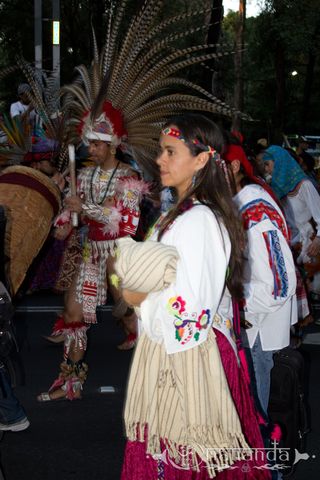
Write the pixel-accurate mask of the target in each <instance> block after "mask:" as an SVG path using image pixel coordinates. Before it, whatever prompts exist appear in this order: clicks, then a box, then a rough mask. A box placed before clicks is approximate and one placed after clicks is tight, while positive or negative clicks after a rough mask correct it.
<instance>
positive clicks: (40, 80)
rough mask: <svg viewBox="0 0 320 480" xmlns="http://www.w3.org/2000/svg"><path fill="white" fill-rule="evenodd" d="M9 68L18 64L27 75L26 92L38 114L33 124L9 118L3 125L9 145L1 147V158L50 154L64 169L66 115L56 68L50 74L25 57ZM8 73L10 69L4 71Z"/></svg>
mask: <svg viewBox="0 0 320 480" xmlns="http://www.w3.org/2000/svg"><path fill="white" fill-rule="evenodd" d="M16 61H17V65H16V66H13V67H11V69H8V72H9V73H10V71H13V69H16V68H19V69H20V70H22V72H23V73H24V75H25V78H26V80H27V82H28V86H29V87H30V89H28V91H27V92H26V93H27V95H28V97H29V99H30V102H31V103H32V105H33V107H34V109H35V112H36V115H35V120H34V122H33V124H32V125H30V124H29V123H28V119H27V118H26V119H24V120H21V119H20V118H13V119H10V118H7V117H4V121H3V122H2V123H1V125H0V128H2V130H3V131H4V132H5V134H6V136H7V145H4V146H3V147H2V148H1V149H0V160H2V161H3V162H4V163H7V164H16V163H25V162H26V161H30V160H31V158H32V159H35V160H36V157H37V158H38V157H40V156H41V157H42V158H44V156H45V155H47V156H48V155H49V156H50V159H54V161H55V163H56V166H57V167H58V169H59V170H62V169H63V168H64V167H65V165H66V163H67V162H68V155H67V143H66V125H65V122H66V117H65V112H63V111H61V109H60V89H59V85H58V81H57V72H56V71H53V72H52V73H51V74H50V75H47V74H46V73H45V72H41V73H40V72H39V71H38V70H36V69H35V68H34V67H32V66H31V65H30V64H29V63H27V62H26V61H25V60H24V59H23V58H22V57H17V59H16ZM5 73H7V72H5Z"/></svg>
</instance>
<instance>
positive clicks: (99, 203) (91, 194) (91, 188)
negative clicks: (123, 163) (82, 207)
mask: <svg viewBox="0 0 320 480" xmlns="http://www.w3.org/2000/svg"><path fill="white" fill-rule="evenodd" d="M119 165H120V161H118V163H117V165H116V166H115V168H114V169H113V172H112V174H111V176H110V178H109V181H108V184H107V187H106V190H105V192H104V195H103V199H102V200H101V201H100V202H98V200H97V201H96V200H95V199H94V197H93V180H94V177H95V175H96V173H97V171H98V168H99V167H97V168H95V169H94V170H93V172H92V175H91V180H90V197H91V201H92V203H95V204H96V205H102V204H103V202H104V201H105V199H106V198H107V194H108V191H109V187H110V185H111V182H112V179H113V177H114V176H115V174H116V171H117V170H118V167H119Z"/></svg>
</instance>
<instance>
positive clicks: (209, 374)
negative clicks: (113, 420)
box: [3, 114, 320, 479]
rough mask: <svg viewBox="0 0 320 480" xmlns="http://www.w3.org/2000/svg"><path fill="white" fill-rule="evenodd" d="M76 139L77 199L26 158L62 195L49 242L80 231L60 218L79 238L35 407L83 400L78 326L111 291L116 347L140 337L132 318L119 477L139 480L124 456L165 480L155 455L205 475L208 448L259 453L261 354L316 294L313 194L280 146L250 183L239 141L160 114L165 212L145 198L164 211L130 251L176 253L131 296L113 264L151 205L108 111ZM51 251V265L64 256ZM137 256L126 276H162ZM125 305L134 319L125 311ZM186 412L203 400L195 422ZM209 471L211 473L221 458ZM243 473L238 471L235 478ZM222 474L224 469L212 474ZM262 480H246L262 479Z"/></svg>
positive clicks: (155, 206)
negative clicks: (147, 272)
mask: <svg viewBox="0 0 320 480" xmlns="http://www.w3.org/2000/svg"><path fill="white" fill-rule="evenodd" d="M83 135H84V138H85V139H86V141H88V153H89V155H90V160H91V162H92V163H93V166H89V167H83V168H81V169H80V171H79V172H78V181H77V190H76V192H75V194H71V193H70V191H69V189H68V188H66V185H65V179H64V178H62V176H61V174H59V173H57V171H56V169H55V167H54V164H53V163H52V162H50V161H49V160H48V157H47V154H48V152H47V151H42V152H37V156H36V157H32V162H31V163H29V165H30V168H36V169H40V171H42V172H43V173H44V174H46V175H49V176H50V177H51V179H52V180H53V181H54V182H55V183H56V184H59V185H60V188H61V195H62V196H63V207H62V210H61V212H60V213H59V214H58V215H57V216H56V217H55V220H54V226H53V231H54V232H55V233H54V235H55V237H56V239H59V240H60V241H63V240H65V238H67V237H69V238H70V235H71V233H72V232H74V231H75V230H77V229H76V228H74V227H73V226H72V212H73V213H77V214H78V215H79V216H80V218H81V221H80V228H81V230H82V237H83V236H84V233H83V232H85V239H84V240H82V242H81V245H80V244H79V245H78V250H79V251H80V252H81V255H78V257H77V262H75V265H74V269H73V270H74V271H73V278H72V281H71V282H70V281H69V282H67V283H69V286H68V289H67V291H66V295H65V306H64V309H63V312H62V313H61V315H60V316H59V318H58V319H57V322H56V324H55V326H54V328H53V332H52V335H51V336H49V337H47V339H48V340H50V341H52V342H56V343H58V342H61V343H63V361H62V363H61V371H60V374H59V376H58V378H57V379H56V380H55V381H54V382H53V384H52V386H51V387H50V389H49V390H48V391H47V392H43V393H41V394H40V395H39V396H38V401H40V402H44V401H53V400H56V399H58V398H59V399H60V398H62V397H65V398H67V399H70V400H73V399H80V398H81V395H82V389H83V388H84V383H85V379H86V376H87V372H88V366H87V365H86V363H85V361H84V355H85V351H86V347H87V342H86V331H87V329H88V328H89V326H90V325H91V324H93V323H96V307H97V306H98V305H102V304H104V303H105V302H106V301H107V291H108V290H111V292H112V297H113V300H114V302H115V305H116V307H118V308H120V306H121V308H120V310H121V312H122V313H121V314H120V316H121V315H122V320H123V322H124V324H125V328H126V331H127V333H128V339H127V344H126V348H132V347H133V346H135V345H136V343H137V321H138V322H139V323H140V327H141V328H140V330H141V332H142V333H140V336H139V341H138V344H137V348H136V351H135V355H134V360H133V365H132V368H131V375H130V379H129V385H128V393H127V400H126V407H125V424H126V431H127V436H128V444H127V447H126V452H125V459H124V467H123V474H122V475H123V476H122V478H123V479H127V478H132V479H134V478H136V476H135V475H136V472H135V470H134V469H132V463H133V461H135V462H138V463H139V465H140V466H139V468H140V469H143V471H144V472H145V473H144V478H150V479H151V478H162V477H161V476H160V475H161V474H162V473H161V472H164V477H163V478H169V479H171V478H176V477H175V476H174V475H175V466H174V465H173V466H172V464H171V463H170V464H167V463H165V462H163V460H161V458H160V459H157V454H158V453H159V451H162V450H163V449H165V450H166V451H167V452H168V453H169V452H170V455H171V456H172V458H174V459H175V461H176V462H177V463H176V465H183V466H184V468H186V466H187V470H186V471H187V472H188V468H190V469H191V470H193V469H198V468H199V465H200V464H202V463H203V462H204V463H205V465H206V471H207V474H208V476H209V477H211V476H212V475H211V474H212V472H213V471H214V467H212V465H211V463H210V462H211V460H210V459H208V458H206V456H205V452H207V451H208V450H207V449H210V451H211V450H214V451H218V449H219V448H220V446H221V442H222V444H223V445H224V446H225V448H227V449H232V448H236V447H237V448H245V449H246V448H250V446H251V447H255V448H259V447H260V448H262V447H263V444H264V443H263V442H264V441H266V439H265V438H262V436H261V433H260V430H259V422H261V417H263V418H264V421H265V422H268V400H269V393H270V372H271V369H272V366H273V353H274V352H275V351H278V350H280V349H282V348H284V347H286V346H288V345H289V344H290V332H292V328H291V326H292V325H295V324H297V322H301V323H302V324H303V322H304V320H305V318H306V317H308V319H309V322H310V321H312V318H311V319H310V317H311V315H312V311H313V310H312V305H313V303H312V302H313V299H314V296H315V295H318V294H319V290H318V288H319V282H318V275H319V273H318V268H317V265H318V264H317V257H318V255H319V253H320V241H319V236H318V226H319V213H318V212H319V211H320V208H319V207H320V198H319V194H318V192H317V189H316V187H315V185H314V182H312V181H311V180H310V178H309V177H308V175H307V174H306V173H304V171H303V170H302V169H301V167H300V165H299V162H297V160H296V159H295V158H294V157H293V156H292V155H291V154H290V152H288V151H287V150H286V149H285V148H283V147H280V146H277V145H271V146H266V148H265V149H264V150H263V152H262V153H261V152H260V154H259V156H260V161H261V159H262V162H263V167H264V177H265V178H263V176H261V175H259V173H257V172H259V168H258V167H259V161H258V160H259V159H257V161H256V162H255V161H253V159H252V158H251V161H250V160H249V159H248V156H247V155H246V153H245V150H244V148H243V146H242V145H241V144H240V142H239V141H238V140H237V138H236V136H232V135H231V136H230V135H227V134H226V133H224V132H222V131H221V130H220V129H219V127H218V126H217V125H216V124H214V123H213V122H212V121H210V120H209V119H207V118H206V117H204V116H201V115H195V114H188V115H184V116H180V117H176V118H173V119H172V120H171V121H170V122H169V123H168V124H167V125H166V126H165V127H164V128H163V129H162V132H161V135H160V141H159V143H160V154H159V155H158V157H157V159H156V162H157V165H158V168H159V174H160V178H161V185H162V188H163V189H164V191H168V189H170V192H171V202H169V206H168V205H166V207H165V208H161V207H160V205H159V202H158V201H155V200H153V201H150V203H149V208H148V215H150V210H154V211H159V212H160V211H161V212H162V213H161V215H160V217H159V218H158V219H157V221H156V222H155V223H154V224H153V225H150V222H149V228H148V229H146V227H144V230H145V231H144V236H145V241H144V244H143V245H145V246H146V247H147V246H148V244H149V243H150V242H151V243H152V244H156V242H160V243H161V244H163V245H164V246H166V247H171V248H172V247H174V249H175V252H176V257H177V258H176V263H175V269H174V270H175V271H174V275H173V280H172V281H171V283H170V284H169V285H166V286H165V287H164V286H163V285H162V288H161V289H154V288H153V289H151V288H149V287H145V289H144V290H143V289H142V291H141V278H142V277H141V275H140V274H139V275H138V276H137V278H136V283H135V282H133V283H132V282H131V284H130V288H126V287H121V284H122V283H123V285H127V279H126V277H127V276H128V275H129V276H130V272H122V273H121V276H120V278H119V276H118V275H117V274H115V271H118V270H117V265H118V263H119V262H121V258H122V256H126V255H128V252H126V250H125V249H123V250H122V248H121V245H122V244H121V241H120V242H119V239H121V238H124V237H127V236H131V237H134V236H135V234H136V231H137V227H138V224H139V220H140V205H141V202H142V198H143V195H145V194H146V193H147V195H148V196H149V199H150V198H153V197H152V194H153V193H154V192H153V191H152V188H153V186H152V185H151V186H150V184H149V186H147V183H146V182H145V181H144V180H143V179H142V178H141V175H140V174H139V172H137V171H135V170H134V169H133V168H132V167H131V166H130V165H128V164H127V163H123V162H122V161H121V160H120V159H119V158H118V155H117V147H118V145H119V136H118V135H117V134H116V133H115V131H114V130H113V129H112V126H111V124H110V122H109V121H108V117H107V116H106V115H104V116H103V115H102V116H100V117H99V118H96V119H94V121H93V122H92V124H91V125H90V129H89V130H88V129H87V131H86V133H84V134H83ZM85 135H86V137H85ZM226 139H227V140H226ZM227 142H229V143H227ZM48 145H49V146H50V145H51V144H50V142H49V143H47V144H45V146H46V148H47V149H48ZM51 146H52V145H51ZM42 149H43V142H42ZM34 153H35V152H34ZM260 166H261V165H260ZM42 167H43V168H42ZM154 198H156V195H154ZM166 203H168V202H166ZM151 206H152V207H151ZM159 207H160V208H159ZM142 220H143V219H142ZM144 220H145V219H144ZM140 223H142V224H144V225H145V224H146V223H148V222H146V221H144V222H143V221H142V222H140ZM136 243H137V242H136ZM138 243H140V242H138ZM195 245H196V246H197V248H194V246H195ZM65 248H67V246H66V245H65ZM116 251H117V255H116ZM164 252H166V250H164ZM59 255H60V256H59V259H60V262H62V263H63V261H62V260H63V259H64V260H65V261H66V258H67V257H66V256H63V255H61V254H60V253H59ZM116 257H117V259H116ZM139 258H140V260H139V261H137V262H138V263H136V264H135V268H137V269H140V270H141V271H143V270H144V269H146V268H150V266H151V268H152V270H153V269H159V275H160V276H162V275H164V271H162V270H161V269H162V268H164V269H166V268H167V267H168V265H167V264H166V263H165V262H166V260H162V262H164V264H163V265H158V264H156V265H153V263H152V262H154V261H155V260H154V258H153V257H152V255H151V254H148V253H145V254H144V255H143V256H142V257H141V256H140V257H139ZM164 258H166V256H164ZM45 261H46V257H42V262H45ZM118 273H119V272H118ZM119 275H120V274H119ZM114 277H116V278H117V279H118V281H120V286H119V285H117V282H115V281H114ZM297 277H298V281H297ZM297 297H298V301H297ZM119 305H120V306H119ZM137 306H138V307H139V315H138V316H139V320H137V316H136V314H135V313H134V310H133V308H132V307H137ZM298 307H299V308H298ZM309 307H311V312H310V310H309ZM239 308H240V318H241V327H242V328H241V332H242V335H241V338H242V342H243V345H244V347H245V350H246V354H247V362H244V363H242V362H240V364H239V358H240V357H239V352H238V346H237V337H236V334H235V331H236V326H235V324H234V322H235V321H236V318H237V314H236V310H237V309H239ZM309 322H308V323H309ZM132 340H134V341H132ZM238 340H239V339H238ZM151 359H152V361H151ZM195 365H197V367H196V369H194V368H195ZM248 365H252V367H253V369H252V370H250V368H249V367H248ZM243 369H248V370H247V373H246V374H244V373H243ZM248 372H250V373H249V375H250V384H248V383H246V379H247V378H248ZM5 385H6V388H8V387H7V383H6V384H5ZM172 387H174V392H172V393H171V391H172V390H171V389H172ZM178 387H179V388H178ZM239 391H241V392H242V396H241V395H240V396H239ZM168 396H169V398H170V402H169V403H168V401H167V400H168ZM8 398H9V397H8ZM13 398H14V397H13ZM137 398H141V399H143V401H142V400H141V401H138V402H137V401H136V399H137ZM14 403H15V408H16V409H17V410H19V415H20V417H21V406H20V405H19V404H18V403H17V400H16V399H14ZM199 404H201V405H203V406H204V409H203V410H202V409H201V412H199V409H198V405H199ZM178 412H179V413H178ZM20 417H19V419H18V420H17V419H14V420H13V421H11V422H10V419H9V420H7V423H8V426H7V429H10V428H9V427H10V425H11V426H12V429H13V430H19V429H20V428H18V427H19V425H22V423H23V425H22V427H21V429H22V428H26V427H27V426H28V423H27V422H26V418H25V416H23V422H21V419H20ZM223 419H224V420H223ZM231 420H232V421H231ZM16 425H18V427H16V428H15V426H16ZM204 425H205V427H206V429H205V431H206V433H205V434H204V432H203V427H204ZM218 425H219V427H218ZM3 429H6V428H5V423H4V424H3ZM184 447H188V455H187V456H185V453H184V454H182V452H184V450H181V448H184ZM149 453H151V454H152V455H151V456H150V455H147V454H149ZM215 461H216V462H217V465H218V464H219V462H220V460H219V455H218V454H217V455H216V456H215ZM224 461H225V462H227V463H228V461H230V465H231V464H232V463H233V460H232V459H227V460H226V459H225V458H224ZM184 462H186V463H184ZM236 465H237V463H236ZM240 467H241V461H239V472H240V471H241V468H240ZM212 468H213V470H212V471H211V469H212ZM146 472H147V473H146ZM210 472H211V473H210ZM229 474H230V471H229V470H228V469H226V470H224V471H223V472H221V473H219V476H220V477H221V478H222V477H223V478H229ZM145 475H147V476H145ZM238 475H240V473H239V474H238ZM264 475H265V476H263V475H262V474H261V477H259V478H268V474H266V473H265V474H264ZM179 478H180V477H179ZM181 478H182V477H181ZM183 478H184V477H183ZM186 478H189V477H188V473H186ZM199 478H203V477H199ZM230 478H231V477H230ZM237 478H240V477H239V476H238V477H237ZM241 478H242V476H241ZM243 478H250V477H248V474H245V475H244V477H243ZM252 478H257V477H252Z"/></svg>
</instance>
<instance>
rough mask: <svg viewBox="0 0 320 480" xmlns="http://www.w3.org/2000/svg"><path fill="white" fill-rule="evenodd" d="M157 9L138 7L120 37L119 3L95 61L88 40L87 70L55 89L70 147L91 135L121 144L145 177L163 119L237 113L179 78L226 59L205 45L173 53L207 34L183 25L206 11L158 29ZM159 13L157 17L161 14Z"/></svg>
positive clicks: (225, 50)
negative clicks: (185, 72)
mask: <svg viewBox="0 0 320 480" xmlns="http://www.w3.org/2000/svg"><path fill="white" fill-rule="evenodd" d="M163 4H164V2H163V1H161V0H148V1H146V2H145V3H144V5H143V6H142V8H141V10H140V11H139V12H138V13H137V14H136V15H135V16H134V18H133V19H132V21H131V23H130V25H129V27H128V28H127V30H126V32H125V33H124V34H123V29H122V28H121V26H122V23H123V17H124V13H125V7H126V0H122V1H120V5H119V6H118V7H117V11H116V14H115V15H113V14H112V12H111V13H110V17H109V23H108V29H107V36H106V43H105V46H104V47H103V49H102V52H101V54H99V52H98V48H97V44H96V41H95V37H94V58H93V62H92V64H91V67H90V69H89V70H87V69H86V68H85V67H84V66H83V65H81V66H78V67H76V71H77V73H78V76H77V78H76V79H75V81H74V83H73V84H71V85H68V86H66V87H64V88H63V89H62V91H63V93H64V94H65V96H64V109H65V111H67V112H68V114H69V115H70V116H71V120H70V121H69V127H70V128H69V134H70V137H71V139H72V141H73V142H75V141H76V140H77V139H78V140H79V137H80V136H81V137H82V138H83V137H85V138H90V136H91V135H93V136H94V132H95V133H96V134H97V132H98V133H99V131H98V130H99V129H100V133H101V135H102V136H101V137H100V138H101V139H109V140H106V141H110V142H113V141H114V143H115V144H116V145H117V144H119V143H120V142H121V141H122V140H123V138H124V137H125V140H126V143H127V144H128V145H129V146H130V149H131V152H132V154H133V155H134V157H135V158H136V160H137V161H138V162H139V163H140V164H142V166H144V167H145V168H147V169H149V170H150V166H151V164H150V158H154V156H155V153H156V151H157V148H158V138H159V133H160V130H161V126H162V125H163V124H164V123H165V122H166V121H167V120H168V117H170V116H172V115H177V114H179V113H182V112H185V111H188V110H192V111H194V110H198V111H206V112H211V113H214V114H219V115H224V116H229V117H232V116H233V115H234V114H235V113H237V114H240V112H237V111H236V110H235V109H233V108H232V107H230V106H228V105H226V104H225V103H224V102H222V101H221V100H219V99H218V98H216V97H215V96H213V95H212V94H211V93H209V92H207V91H206V90H204V89H203V88H201V87H200V86H199V85H197V84H195V83H193V82H192V81H189V80H186V79H185V78H183V77H182V76H180V75H179V74H180V71H181V70H183V69H186V68H189V67H192V66H193V65H195V64H200V63H203V62H205V61H206V60H210V59H212V58H216V57H221V56H223V55H226V54H230V53H232V48H230V47H227V46H224V47H222V46H217V45H214V47H215V48H214V51H213V48H212V47H213V45H206V44H199V45H193V46H189V47H185V48H180V49H177V48H175V45H176V44H177V43H178V42H179V41H180V40H181V39H182V38H184V37H187V36H190V35H191V34H194V33H195V32H198V31H200V30H201V29H204V28H207V27H208V25H204V24H203V22H199V26H197V27H192V28H191V27H190V26H188V21H189V20H190V18H191V17H194V18H196V19H197V18H198V19H199V18H202V16H203V15H204V14H205V13H206V10H198V11H194V12H192V13H189V14H188V13H184V14H181V15H177V16H175V17H170V18H165V19H164V20H161V21H160V23H159V21H158V22H157V20H158V18H159V15H158V14H159V12H160V10H161V8H162V6H163ZM208 11H209V10H208ZM161 13H162V15H161V17H162V18H163V16H165V13H164V12H161ZM184 25H185V28H184ZM172 26H179V30H178V29H177V30H178V33H170V31H169V27H170V28H171V32H172ZM120 33H121V34H120ZM111 113H112V115H111ZM240 116H241V117H242V118H249V117H247V116H245V115H242V114H240ZM103 123H104V125H102V124H103ZM119 125H121V126H120V127H119ZM88 134H89V137H88ZM103 135H106V136H103Z"/></svg>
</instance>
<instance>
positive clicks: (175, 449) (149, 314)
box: [121, 115, 269, 480]
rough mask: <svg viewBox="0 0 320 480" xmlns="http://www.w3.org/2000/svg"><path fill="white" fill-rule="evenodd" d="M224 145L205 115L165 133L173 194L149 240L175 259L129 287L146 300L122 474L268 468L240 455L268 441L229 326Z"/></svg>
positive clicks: (230, 228) (238, 233) (233, 246)
mask: <svg viewBox="0 0 320 480" xmlns="http://www.w3.org/2000/svg"><path fill="white" fill-rule="evenodd" d="M222 147H223V136H222V134H221V132H220V130H219V128H218V127H217V125H215V124H214V123H213V122H211V121H210V120H208V119H207V118H205V117H203V116H201V115H184V116H181V117H177V118H173V119H172V120H171V121H170V122H169V123H168V124H167V125H166V126H165V127H164V128H163V130H162V133H161V136H160V154H159V156H158V158H157V164H158V166H159V170H160V177H161V183H162V185H163V186H164V187H172V188H174V190H175V193H176V198H177V202H176V204H175V205H174V206H173V208H172V209H171V210H170V211H169V212H168V213H167V214H165V215H162V216H161V217H160V219H159V220H158V222H157V223H156V224H155V226H154V227H153V229H152V230H151V232H150V234H149V237H148V240H153V241H157V240H158V241H160V242H161V243H162V244H164V245H167V246H172V247H175V248H176V250H177V252H178V255H179V259H178V262H177V267H176V278H175V281H174V282H173V283H171V284H170V285H169V287H167V288H164V289H163V290H161V291H156V292H152V293H148V294H145V293H137V292H136V291H133V290H134V289H133V288H132V289H131V290H130V291H129V290H123V295H124V298H125V299H126V301H127V302H128V303H129V304H133V305H136V306H137V305H139V306H140V312H141V315H140V317H141V328H142V333H141V336H140V338H139V340H138V345H137V347H136V352H135V356H134V360H133V364H132V368H131V374H130V379H129V384H128V393H127V399H126V406H125V414H124V417H125V425H126V433H127V437H128V442H127V447H126V452H125V459H124V466H123V471H122V477H121V478H122V480H128V479H130V480H138V478H144V479H145V480H151V479H166V480H168V479H169V480H172V479H179V480H186V479H190V480H191V478H192V479H207V478H213V477H214V476H216V475H218V477H219V478H221V479H231V478H238V479H243V478H246V479H248V478H251V479H254V478H260V479H266V478H269V474H268V472H265V471H262V470H261V471H260V472H258V471H257V470H254V469H253V468H251V467H252V466H254V465H257V464H258V463H259V462H258V461H255V460H254V459H253V460H249V465H250V466H249V472H248V469H247V468H246V469H243V468H242V466H243V464H242V462H241V461H238V462H237V461H236V460H237V459H239V452H243V449H249V448H250V447H249V446H251V447H255V448H262V447H263V443H262V440H261V436H260V432H259V427H258V424H257V420H256V417H255V412H254V408H253V403H252V399H251V397H250V395H249V392H248V385H247V384H246V382H245V379H244V376H242V373H241V367H239V364H238V358H237V348H236V344H235V341H234V333H233V328H232V315H233V313H232V301H231V295H232V296H234V297H235V298H241V297H242V285H241V263H242V258H241V257H242V248H243V238H242V228H241V224H240V221H239V219H238V217H237V213H236V211H235V207H234V205H233V201H232V196H231V194H230V191H229V186H228V183H227V180H226V178H227V177H226V176H225V173H226V167H225V166H223V163H222V162H221V160H220V154H219V153H220V152H221V150H222ZM148 240H147V241H148ZM142 269H143V266H142ZM246 451H247V452H248V450H246ZM232 452H233V453H232ZM235 452H238V453H237V454H238V457H237V458H235V457H234V456H233V454H234V453H235ZM246 463H247V464H248V462H247V461H246ZM231 466H232V467H231ZM235 469H236V472H235Z"/></svg>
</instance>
